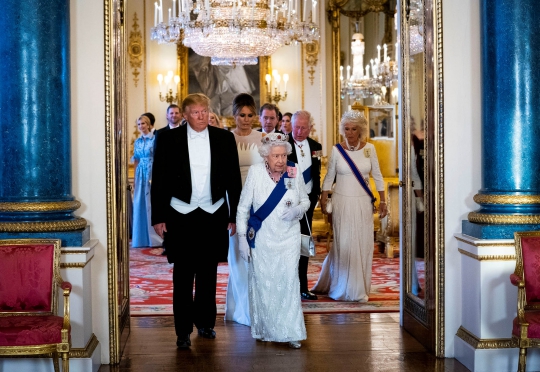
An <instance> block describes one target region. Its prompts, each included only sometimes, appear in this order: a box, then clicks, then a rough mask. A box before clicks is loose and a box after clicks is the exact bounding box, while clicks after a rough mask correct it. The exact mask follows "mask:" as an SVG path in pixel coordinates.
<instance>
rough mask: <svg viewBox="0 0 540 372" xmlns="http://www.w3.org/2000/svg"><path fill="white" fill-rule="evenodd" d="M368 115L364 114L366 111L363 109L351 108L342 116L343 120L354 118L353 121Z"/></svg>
mask: <svg viewBox="0 0 540 372" xmlns="http://www.w3.org/2000/svg"><path fill="white" fill-rule="evenodd" d="M365 118H366V117H365V116H364V113H363V112H362V111H358V110H349V111H346V112H345V113H344V114H343V116H342V117H341V120H342V121H343V120H353V121H357V120H361V119H365Z"/></svg>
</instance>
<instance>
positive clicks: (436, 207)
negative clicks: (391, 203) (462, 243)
mask: <svg viewBox="0 0 540 372" xmlns="http://www.w3.org/2000/svg"><path fill="white" fill-rule="evenodd" d="M348 1H349V0H330V1H329V3H328V7H327V9H326V10H327V15H328V21H329V22H330V26H331V29H332V47H331V48H332V49H331V50H332V92H333V95H332V100H333V101H332V108H333V111H332V119H333V127H332V133H333V139H331V140H333V141H334V142H337V141H338V139H339V138H340V137H339V121H340V119H341V117H340V113H341V107H342V103H341V98H340V79H339V77H340V72H339V65H340V61H339V55H340V45H341V43H340V41H341V38H340V31H339V30H340V10H341V8H342V7H343V6H344V5H345V4H347V3H348ZM398 3H399V9H398V12H400V44H401V45H405V33H404V32H403V31H404V28H403V24H404V22H401V20H403V19H405V17H406V10H407V4H408V3H409V0H399V1H398ZM426 3H429V8H430V9H431V11H430V12H429V17H431V19H432V22H433V28H432V34H431V35H432V37H430V38H429V40H427V49H428V50H429V51H430V52H429V53H430V54H429V56H426V60H429V61H430V65H431V66H432V69H431V70H430V74H429V76H428V77H427V79H428V80H427V83H428V85H429V88H428V90H427V94H426V97H424V98H425V100H426V109H427V110H429V111H428V112H426V114H427V115H426V117H430V118H431V119H430V120H431V123H430V132H429V133H427V138H426V143H428V146H429V153H428V156H429V157H430V158H431V161H430V162H427V163H428V164H427V167H428V169H427V172H426V173H428V174H429V177H430V179H429V183H430V190H429V193H428V194H429V195H428V196H427V198H426V206H428V207H427V208H428V209H427V210H426V220H427V221H428V222H427V225H428V226H427V227H429V228H428V229H426V234H427V235H426V242H429V243H428V244H429V246H430V247H433V248H432V250H431V252H430V253H429V254H430V256H429V258H428V259H429V260H430V263H431V265H427V264H426V275H430V276H432V277H433V280H432V283H433V284H432V285H430V288H428V290H429V291H430V293H429V295H428V296H429V297H428V299H427V301H426V302H425V304H422V303H421V302H419V301H418V299H417V298H415V297H414V296H411V295H410V294H408V293H407V292H410V288H408V287H409V284H408V283H409V280H410V278H409V277H410V275H409V274H408V273H409V272H410V271H407V270H408V269H410V267H411V262H410V260H407V259H402V260H401V265H402V272H403V277H402V281H403V286H402V288H403V291H402V294H401V306H402V311H403V315H404V318H405V319H404V323H405V322H406V321H413V322H418V320H420V321H419V322H418V324H422V323H424V324H425V325H427V324H429V326H430V330H431V331H432V332H433V335H432V341H433V346H432V347H430V349H432V351H433V352H434V353H435V355H436V356H437V357H444V333H445V329H444V324H445V323H444V247H445V242H444V131H443V125H444V120H443V119H444V110H443V103H444V101H443V60H442V58H443V49H442V47H443V43H442V42H443V40H442V0H426ZM400 52H401V53H400V54H401V66H400V68H401V72H403V71H405V63H406V61H405V58H404V48H400ZM400 97H402V99H401V101H402V102H400V108H401V115H400V120H401V122H400V124H401V135H402V140H401V144H402V146H401V151H402V162H407V161H408V158H409V155H410V154H409V153H408V151H405V150H404V149H406V148H408V147H407V143H408V140H406V139H405V140H404V138H403V133H408V132H406V131H405V130H407V131H408V123H407V122H405V120H404V118H406V117H407V116H406V115H408V114H407V106H408V104H403V97H406V94H405V92H404V83H403V81H402V82H401V84H400ZM400 168H401V169H403V166H401V167H400ZM402 177H403V178H404V179H402V181H404V182H408V177H410V175H409V176H408V175H406V174H403V175H402ZM405 194H406V193H403V195H404V198H403V206H404V207H405V206H406V205H407V203H408V200H407V197H406V195H405ZM403 209H404V208H402V213H407V211H404V210H403ZM400 224H401V225H402V226H407V224H404V222H403V215H402V218H401V222H400ZM402 234H410V232H407V231H406V229H403V230H402ZM406 238H407V235H405V236H402V237H401V240H402V241H404V240H405V239H406ZM409 251H410V247H406V246H405V245H402V258H403V257H408V256H409V255H410V254H408V252H409ZM416 337H417V338H421V337H422V335H420V334H417V335H416Z"/></svg>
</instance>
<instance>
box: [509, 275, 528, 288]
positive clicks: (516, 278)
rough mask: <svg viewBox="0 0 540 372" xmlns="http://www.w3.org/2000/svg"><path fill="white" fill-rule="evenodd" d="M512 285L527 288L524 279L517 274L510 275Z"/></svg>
mask: <svg viewBox="0 0 540 372" xmlns="http://www.w3.org/2000/svg"><path fill="white" fill-rule="evenodd" d="M510 283H512V284H513V285H515V286H516V287H523V286H525V283H524V282H523V279H521V278H520V277H519V276H517V275H516V274H510Z"/></svg>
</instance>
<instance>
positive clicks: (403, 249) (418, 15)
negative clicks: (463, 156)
mask: <svg viewBox="0 0 540 372" xmlns="http://www.w3.org/2000/svg"><path fill="white" fill-rule="evenodd" d="M396 5H399V6H398V11H399V13H398V14H397V15H395V14H394V12H395V9H396ZM328 15H329V21H330V22H331V25H332V48H333V49H332V53H333V60H332V71H333V73H334V81H333V89H334V90H333V91H334V97H333V102H332V103H333V107H334V109H333V120H334V128H333V135H334V139H336V141H337V140H338V139H339V131H338V124H339V121H340V118H341V115H342V113H343V112H344V111H345V110H347V109H349V105H350V106H351V108H353V109H359V110H364V112H365V113H366V117H367V118H368V120H369V125H370V139H369V141H370V142H372V143H373V144H374V145H375V147H376V151H377V156H378V157H379V163H380V165H381V171H382V173H383V176H384V178H385V181H386V182H385V188H386V190H387V193H388V201H389V203H387V204H389V207H391V208H389V215H390V216H391V218H389V219H388V221H381V223H380V226H381V231H379V232H377V234H376V237H377V238H376V240H379V239H380V238H381V237H382V238H383V239H386V241H387V242H389V243H390V244H393V243H396V241H397V243H398V251H397V253H399V254H400V259H401V267H402V274H403V276H402V278H401V280H402V288H403V292H402V296H401V300H402V309H403V311H402V315H403V317H402V321H403V327H404V328H405V329H406V330H407V331H409V332H410V333H411V334H413V336H414V337H415V338H417V339H418V340H419V341H420V342H421V343H422V344H423V345H424V346H426V347H427V348H428V349H430V350H434V351H435V354H436V355H441V356H442V355H444V340H443V335H444V326H442V325H443V324H444V309H443V308H442V304H443V303H444V288H443V287H441V283H443V282H444V243H445V242H444V234H443V233H442V231H443V228H444V214H443V213H442V208H443V207H444V168H443V160H444V158H443V150H444V148H443V127H442V125H443V121H442V119H443V111H442V102H443V91H442V68H441V66H442V26H441V19H442V16H441V3H440V2H434V1H433V0H400V1H399V4H397V1H392V0H356V1H352V0H330V2H329V6H328ZM396 27H399V33H398V35H397V39H398V40H399V44H398V46H399V45H401V46H403V47H399V48H397V52H398V53H397V57H394V54H395V52H396V50H395V41H396V33H397V32H396ZM355 34H361V35H360V36H358V35H356V36H355ZM357 40H359V43H358V45H356V47H357V49H359V50H363V51H364V54H363V55H362V59H363V60H362V64H363V65H364V71H363V73H364V74H366V75H367V71H366V65H369V69H368V70H369V71H370V72H371V73H372V72H373V65H372V64H371V59H374V60H377V59H378V58H380V57H379V49H378V48H377V45H381V44H382V45H384V44H387V48H386V53H387V57H388V56H390V58H394V59H395V60H397V64H396V65H395V67H396V69H390V71H392V72H393V71H396V74H398V72H397V69H399V74H400V76H399V84H398V85H394V84H389V85H387V84H384V87H385V88H386V89H380V93H378V94H375V93H374V92H372V91H370V90H369V89H363V91H362V90H361V92H360V93H359V92H358V91H357V90H355V89H354V87H351V86H349V85H347V84H344V81H345V82H347V81H350V80H349V79H348V77H350V76H354V75H355V72H356V71H354V67H351V68H350V69H349V70H347V66H348V65H351V66H354V64H355V63H356V62H358V63H359V61H358V59H357V61H355V56H356V53H357V51H356V50H355V45H353V43H354V42H356V41H357ZM361 43H363V44H361ZM381 53H384V49H382V51H381ZM384 60H385V59H384V56H383V61H384ZM340 66H344V67H343V68H341V69H340ZM389 67H390V66H389ZM382 75H384V74H382ZM396 88H398V89H396ZM372 93H373V94H372ZM398 93H399V94H398ZM377 95H379V97H380V98H378V97H376V96H377ZM398 99H399V101H398ZM391 109H394V110H395V114H394V115H393V116H394V123H395V124H394V125H392V124H390V122H388V118H389V117H391V116H392V114H390V112H391ZM384 118H387V121H386V122H385V123H383V122H382V121H383V120H384ZM400 119H401V120H400ZM389 126H390V127H391V128H394V130H393V132H392V130H390V129H389ZM392 146H393V147H392ZM388 147H389V148H391V149H393V151H392V150H390V151H389V150H388ZM398 147H399V151H398ZM392 154H394V156H392ZM383 156H385V157H386V158H385V159H384V160H383V159H382V157H383ZM383 164H385V165H383ZM385 172H388V173H385ZM398 175H399V177H400V179H399V178H398ZM393 180H395V181H393ZM398 185H399V186H401V189H399V190H400V191H399V192H398V191H397V190H398ZM396 200H397V201H398V202H399V203H400V204H399V206H394V201H396ZM375 225H377V219H376V218H375ZM396 225H397V226H396ZM398 227H399V231H400V232H399V234H397V237H395V234H396V233H395V232H396V230H397V229H398ZM391 234H394V235H391ZM399 239H401V241H399ZM386 245H388V244H386ZM385 250H386V253H387V256H388V257H390V256H392V251H391V250H389V249H387V248H385ZM394 253H396V252H395V251H394Z"/></svg>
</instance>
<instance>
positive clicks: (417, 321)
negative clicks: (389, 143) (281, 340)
mask: <svg viewBox="0 0 540 372" xmlns="http://www.w3.org/2000/svg"><path fill="white" fill-rule="evenodd" d="M408 3H409V0H400V4H401V11H400V17H401V20H406V19H407V12H408ZM424 4H425V5H424V6H425V9H426V10H425V24H424V30H425V34H424V40H425V55H424V61H425V66H426V67H425V77H424V79H425V86H426V88H425V89H426V90H425V96H424V102H425V118H426V121H425V133H426V137H425V148H426V164H425V174H426V178H427V181H428V182H426V183H427V186H426V187H427V188H426V189H425V193H424V197H425V206H426V210H425V225H424V227H425V230H424V231H425V242H426V246H427V247H428V249H426V251H425V275H426V284H425V285H426V288H425V300H424V301H421V300H419V299H418V297H416V296H413V295H412V294H411V288H410V283H411V277H410V273H411V265H412V260H411V254H410V250H411V248H410V247H409V246H408V245H407V244H403V242H407V241H409V239H410V234H411V231H410V225H411V224H410V223H409V221H408V218H409V217H408V216H410V214H411V213H410V210H409V205H410V201H409V200H408V192H406V191H407V190H408V188H409V186H407V185H410V184H411V182H410V172H409V171H405V169H407V170H409V169H410V167H403V166H402V167H401V169H402V170H403V171H402V181H403V185H405V187H404V188H403V189H402V192H403V193H402V194H403V196H402V218H401V220H402V222H401V223H402V227H403V229H402V257H403V259H402V260H401V267H402V273H403V275H402V281H403V284H402V297H401V298H402V311H403V326H404V328H405V329H406V330H407V331H409V332H410V333H411V334H413V336H415V337H416V338H417V339H418V340H419V341H420V342H421V343H422V344H423V345H424V346H426V347H427V348H428V349H430V350H432V351H433V352H434V353H435V356H437V357H444V333H445V327H444V325H445V323H444V315H445V314H444V295H445V292H444V276H445V275H444V248H445V241H444V130H443V129H444V109H443V103H444V101H443V97H444V92H443V49H442V48H443V43H442V41H443V40H442V0H424ZM429 25H432V26H431V27H430V26H429ZM405 31H406V22H400V34H401V35H400V43H401V45H407V43H408V42H409V39H408V35H407V33H406V32H405ZM405 49H406V48H401V50H400V52H401V53H400V54H401V71H407V70H408V53H406V52H405ZM402 76H403V77H404V78H402V82H401V85H400V90H401V97H402V101H403V104H402V105H401V133H402V135H401V136H402V146H401V156H402V165H403V164H408V163H409V161H410V159H409V157H410V156H409V155H410V153H409V149H410V136H409V135H408V134H409V133H410V123H409V116H410V115H409V112H408V107H409V105H410V99H409V95H408V91H407V87H408V80H407V77H406V76H405V75H404V74H402ZM428 277H432V280H427V278H428Z"/></svg>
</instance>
